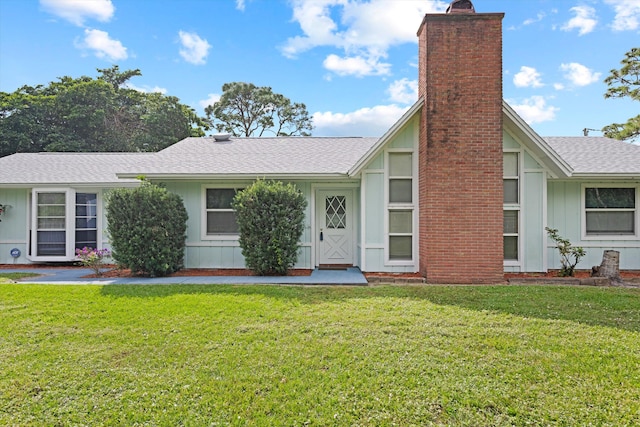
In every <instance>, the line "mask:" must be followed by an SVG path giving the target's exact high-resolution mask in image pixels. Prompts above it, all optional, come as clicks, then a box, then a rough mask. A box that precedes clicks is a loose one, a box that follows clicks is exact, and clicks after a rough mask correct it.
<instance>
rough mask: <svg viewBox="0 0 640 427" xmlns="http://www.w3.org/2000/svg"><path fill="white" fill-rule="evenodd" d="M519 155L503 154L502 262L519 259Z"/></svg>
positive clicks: (513, 153)
mask: <svg viewBox="0 0 640 427" xmlns="http://www.w3.org/2000/svg"><path fill="white" fill-rule="evenodd" d="M519 158H520V154H519V153H517V152H512V153H510V152H507V153H503V162H502V167H503V186H504V200H503V203H504V207H503V215H504V218H503V221H504V223H503V224H504V225H503V227H504V229H503V234H502V238H503V244H504V260H505V261H510V262H513V261H518V260H519V259H520V257H519V253H518V252H519V250H518V248H519V246H520V243H519V223H520V165H519V163H520V161H519Z"/></svg>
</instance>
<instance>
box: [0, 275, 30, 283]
mask: <svg viewBox="0 0 640 427" xmlns="http://www.w3.org/2000/svg"><path fill="white" fill-rule="evenodd" d="M34 276H37V274H35V273H0V283H4V282H3V281H2V280H3V279H5V280H6V281H9V280H18V279H24V278H26V277H34Z"/></svg>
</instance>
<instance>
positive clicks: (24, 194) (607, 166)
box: [0, 1, 640, 283]
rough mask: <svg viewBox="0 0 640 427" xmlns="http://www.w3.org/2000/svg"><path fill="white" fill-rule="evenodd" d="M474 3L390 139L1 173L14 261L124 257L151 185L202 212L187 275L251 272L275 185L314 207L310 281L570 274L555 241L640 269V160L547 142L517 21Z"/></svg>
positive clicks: (308, 229)
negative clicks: (135, 198) (109, 210)
mask: <svg viewBox="0 0 640 427" xmlns="http://www.w3.org/2000/svg"><path fill="white" fill-rule="evenodd" d="M470 4H471V2H469V1H458V2H453V3H452V6H450V10H449V12H448V13H446V14H427V15H426V16H425V18H424V20H423V22H422V24H421V26H420V29H419V31H418V38H419V100H418V101H417V102H416V103H415V104H414V105H413V106H412V107H411V108H410V109H409V110H408V111H407V112H406V113H405V114H404V115H403V117H402V118H400V119H399V120H398V122H397V123H395V124H394V125H393V126H392V127H391V128H390V129H389V130H388V131H387V132H386V133H385V134H384V135H383V136H382V137H380V138H314V137H288V138H287V137H281V138H260V139H258V138H229V139H225V138H219V137H218V138H214V137H203V138H187V139H185V140H183V141H180V142H178V143H176V144H174V145H172V146H170V147H168V148H166V149H165V150H163V151H160V152H158V153H100V154H97V153H38V154H14V155H11V156H7V157H4V158H1V159H0V203H2V204H5V205H11V208H10V209H8V210H7V212H6V213H5V214H4V215H3V216H2V217H1V218H0V219H1V220H2V222H1V223H0V263H4V264H10V263H31V262H32V263H38V262H56V261H70V260H73V259H74V250H75V248H76V247H83V246H92V247H109V236H108V234H107V232H106V218H105V209H104V197H105V194H106V193H108V191H109V190H110V189H112V188H116V187H129V186H136V185H139V181H137V180H136V177H137V176H139V175H144V176H146V177H147V179H149V180H150V181H152V182H155V183H163V184H164V185H166V187H167V188H168V189H169V190H170V191H172V192H174V193H177V194H179V195H180V196H181V197H182V198H183V200H184V203H185V206H186V208H187V211H188V213H189V220H188V230H187V242H186V252H185V265H186V267H189V268H196V267H198V268H243V267H244V259H243V256H242V253H241V250H240V247H239V245H238V235H237V231H236V230H237V229H236V224H235V220H234V212H233V210H232V209H231V206H230V200H231V198H232V196H233V194H234V193H235V192H236V191H238V190H240V189H242V188H244V187H246V186H247V185H249V184H250V183H252V182H253V181H254V180H256V179H259V178H273V179H276V180H281V181H286V182H292V183H294V184H295V185H296V186H297V187H298V188H299V189H300V190H301V191H302V192H303V193H304V195H305V197H306V199H307V201H308V207H307V211H306V219H305V230H304V233H303V236H302V238H301V241H300V255H299V259H298V263H297V265H296V266H295V267H296V268H302V269H312V268H315V267H317V266H320V265H324V264H347V265H355V266H358V267H360V269H361V270H362V271H365V272H389V273H406V272H419V273H420V274H422V275H423V276H424V277H425V278H426V280H427V282H433V283H495V282H501V281H503V277H504V273H505V272H544V271H547V270H548V269H556V268H559V267H560V261H559V258H558V254H557V250H556V249H555V248H554V246H553V243H552V242H551V241H550V240H548V238H547V235H546V232H545V227H551V228H557V229H558V230H559V233H560V234H561V235H562V236H563V237H566V238H568V239H569V240H571V242H572V243H573V244H575V245H579V246H582V247H584V248H585V250H586V251H587V256H586V257H585V258H584V259H583V261H581V263H580V264H579V265H578V268H590V267H591V266H592V265H596V264H599V263H600V261H601V257H602V252H603V250H606V249H615V250H618V251H620V264H621V265H620V267H621V268H622V269H629V270H631V269H635V270H640V230H639V228H640V227H639V224H640V146H637V145H632V144H628V143H625V142H620V141H615V140H610V139H607V138H594V137H559V138H542V137H540V136H539V135H537V134H536V132H535V131H534V130H533V129H531V128H530V127H529V126H528V125H527V124H526V123H525V122H524V121H523V120H522V119H521V118H520V117H519V116H518V114H517V113H516V112H515V111H514V110H513V109H512V108H511V107H510V106H509V105H508V104H507V103H505V102H504V101H503V99H502V18H503V16H504V15H503V14H501V13H476V12H475V11H474V10H473V7H471V8H468V7H465V6H467V5H470Z"/></svg>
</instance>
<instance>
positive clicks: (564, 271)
mask: <svg viewBox="0 0 640 427" xmlns="http://www.w3.org/2000/svg"><path fill="white" fill-rule="evenodd" d="M544 229H545V230H547V234H548V235H549V238H550V239H551V240H553V241H554V242H556V248H558V251H560V262H561V263H562V268H561V269H560V272H559V273H558V276H560V277H573V274H574V272H575V269H576V265H578V262H579V261H580V258H582V257H583V256H585V255H586V254H587V253H586V252H585V250H584V249H582V248H581V247H579V246H573V245H571V242H570V241H569V240H567V239H565V238H563V237H561V236H560V235H559V234H558V230H556V229H555V228H549V227H545V228H544Z"/></svg>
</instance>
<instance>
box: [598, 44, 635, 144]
mask: <svg viewBox="0 0 640 427" xmlns="http://www.w3.org/2000/svg"><path fill="white" fill-rule="evenodd" d="M621 64H622V67H621V68H620V69H619V70H615V69H614V70H611V74H610V75H609V77H607V78H606V79H605V81H604V82H605V83H606V84H607V85H609V89H607V92H606V93H605V94H604V97H605V98H625V97H629V98H631V99H632V100H634V101H640V48H638V47H634V48H631V50H630V51H629V52H627V53H625V58H624V59H623V60H622V61H621ZM602 131H603V132H604V135H605V136H607V137H609V138H615V139H620V140H628V141H633V140H635V139H636V138H638V137H639V136H640V115H637V116H635V117H632V118H630V119H629V120H628V121H627V122H626V123H613V124H610V125H608V126H605V127H604V128H602Z"/></svg>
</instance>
